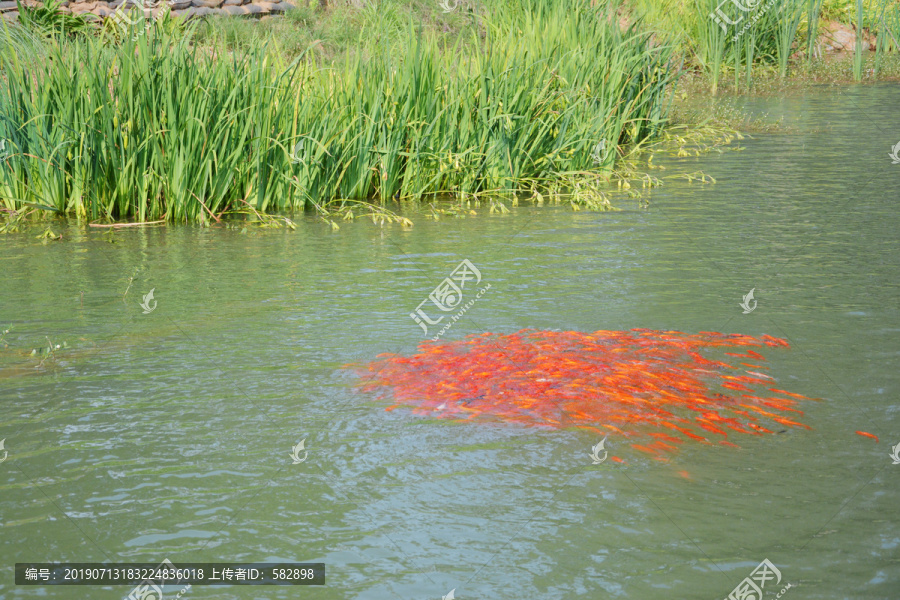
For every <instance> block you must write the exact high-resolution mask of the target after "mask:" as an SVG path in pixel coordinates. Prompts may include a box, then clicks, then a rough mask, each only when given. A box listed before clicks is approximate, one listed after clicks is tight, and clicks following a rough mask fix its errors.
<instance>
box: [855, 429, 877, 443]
mask: <svg viewBox="0 0 900 600" xmlns="http://www.w3.org/2000/svg"><path fill="white" fill-rule="evenodd" d="M856 433H858V434H859V435H864V436H866V437H870V438H872V439H873V440H875V441H876V442H877V441H878V436H877V435H875V434H874V433H866V432H865V431H857V432H856Z"/></svg>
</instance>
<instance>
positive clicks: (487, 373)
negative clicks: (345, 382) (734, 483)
mask: <svg viewBox="0 0 900 600" xmlns="http://www.w3.org/2000/svg"><path fill="white" fill-rule="evenodd" d="M748 346H752V347H757V348H765V347H769V348H778V347H789V345H788V343H787V341H785V340H782V339H779V338H774V337H771V336H762V337H761V338H755V337H752V336H747V335H741V334H728V335H726V334H721V333H714V332H701V333H698V334H688V333H681V332H678V331H654V330H650V329H634V330H631V331H595V332H593V333H585V332H577V331H534V330H527V329H526V330H522V331H519V332H517V333H513V334H508V335H499V334H493V333H483V334H480V335H475V336H470V337H468V338H465V339H463V340H459V341H455V342H433V341H427V342H424V343H422V344H421V345H420V347H419V352H418V353H416V354H412V355H410V356H400V355H393V354H383V355H379V356H378V357H377V360H375V361H373V362H372V363H370V364H368V365H363V366H358V367H356V368H358V369H360V371H361V373H364V374H365V375H366V376H367V377H366V379H367V380H368V381H366V382H363V383H360V389H362V390H363V391H364V392H365V393H375V394H380V395H389V396H390V397H392V399H393V402H392V405H391V406H388V407H387V409H386V410H394V409H395V408H396V407H397V406H408V407H411V408H412V409H413V411H414V412H416V413H417V414H425V415H429V416H431V417H437V418H451V419H456V420H461V421H467V420H473V421H483V420H485V419H489V420H495V421H496V420H502V421H506V422H511V423H519V424H522V425H530V426H540V427H551V428H554V429H564V428H571V427H576V428H581V429H585V430H586V431H590V432H591V434H592V435H600V434H602V435H604V436H605V435H607V434H610V435H616V436H621V438H624V439H628V440H629V443H631V445H632V447H633V448H635V449H637V450H639V451H641V452H645V453H648V454H651V455H653V456H654V458H656V459H658V460H665V458H664V456H663V455H664V454H671V453H673V452H676V451H677V449H678V448H679V444H682V443H683V442H685V441H687V440H694V441H696V442H700V443H704V444H710V443H713V441H715V443H719V444H722V445H732V442H725V441H724V440H722V439H721V438H720V437H719V436H722V437H728V434H729V433H733V434H734V433H739V434H746V435H757V436H759V435H764V434H771V433H772V429H773V427H772V425H771V424H773V423H774V424H777V425H778V426H782V425H787V426H791V427H807V426H806V425H804V424H802V423H800V422H798V421H796V420H794V419H796V418H799V417H798V416H797V415H800V416H802V415H803V412H802V411H800V410H798V409H797V408H795V406H796V404H797V403H798V402H799V401H802V400H807V398H806V397H805V396H802V395H800V394H795V393H793V392H788V391H785V390H781V389H778V388H774V387H770V388H764V386H765V385H771V384H772V383H773V382H774V379H773V378H772V377H771V376H769V375H766V374H764V373H760V372H759V371H750V370H748V369H758V370H762V369H766V368H767V367H764V366H760V365H757V364H751V363H738V364H737V365H732V364H730V363H728V362H725V361H723V360H718V359H717V358H716V357H715V356H713V355H714V354H715V352H716V351H718V349H722V350H730V349H732V348H741V349H742V351H743V353H737V352H727V351H723V352H721V354H719V357H721V356H722V355H725V356H735V357H738V358H744V359H747V358H753V359H755V362H759V361H764V360H766V358H765V357H764V356H763V355H762V354H760V353H759V352H756V351H754V350H751V349H749V348H747V347H748ZM722 389H724V390H733V391H736V392H743V393H744V394H743V395H735V396H730V395H728V392H727V391H725V392H724V393H723V392H722V391H721V390H722ZM765 389H768V391H769V392H775V393H777V394H781V395H784V396H788V397H789V398H790V399H788V398H778V397H772V396H770V394H768V393H766V391H764V390H765ZM790 413H794V416H793V418H788V417H787V416H786V415H787V414H790ZM767 425H768V426H767ZM726 430H727V431H726ZM857 433H860V435H869V436H870V437H874V436H871V434H865V433H864V432H857ZM710 434H714V435H710ZM709 438H713V440H712V441H711V440H710V439H709Z"/></svg>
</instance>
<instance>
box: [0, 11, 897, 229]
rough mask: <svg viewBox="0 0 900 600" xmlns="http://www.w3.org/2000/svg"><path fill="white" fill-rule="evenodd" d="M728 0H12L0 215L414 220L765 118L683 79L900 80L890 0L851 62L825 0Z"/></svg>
mask: <svg viewBox="0 0 900 600" xmlns="http://www.w3.org/2000/svg"><path fill="white" fill-rule="evenodd" d="M740 2H741V0H727V2H726V3H725V4H722V3H721V2H714V1H713V0H677V1H676V0H659V1H656V0H633V2H631V3H628V4H625V5H623V4H621V3H620V2H618V1H612V0H611V1H604V0H593V1H591V0H584V1H581V0H573V1H572V2H567V3H559V2H555V1H553V0H523V1H522V2H519V3H515V4H510V3H501V2H496V3H494V2H486V3H485V4H484V5H480V4H479V5H477V6H476V5H474V4H467V3H466V2H456V5H455V6H454V5H453V3H452V2H450V3H443V4H440V5H438V7H432V6H430V4H429V6H428V7H427V10H428V11H431V12H430V13H429V14H431V16H430V17H427V18H426V17H424V16H421V18H419V19H418V20H416V19H415V18H413V17H414V16H416V15H417V12H416V11H419V12H421V11H425V10H426V8H424V4H422V2H418V3H415V2H407V3H406V4H408V5H409V6H408V7H407V6H406V4H405V3H403V2H401V1H400V0H381V1H380V2H368V3H365V2H362V1H361V0H360V2H359V4H360V6H359V7H357V6H335V5H334V4H333V3H332V6H331V7H329V8H328V9H327V10H325V11H317V10H315V9H314V7H312V6H309V7H307V6H300V7H298V8H297V9H296V10H294V11H290V12H289V13H288V14H287V15H286V16H284V17H279V18H278V19H270V20H267V21H265V22H259V21H252V20H251V21H244V20H241V19H219V18H216V19H211V20H209V21H208V22H197V21H191V22H187V23H186V22H183V21H181V20H179V19H175V18H173V17H166V16H163V17H162V18H159V19H157V20H155V21H153V20H149V19H148V20H146V21H145V20H144V19H143V17H139V16H137V15H136V16H135V19H133V21H134V22H133V23H131V24H130V25H129V24H127V23H126V24H123V22H121V21H112V22H111V20H110V19H107V20H106V21H105V22H104V24H103V25H102V27H97V26H94V25H93V24H91V23H90V22H89V21H88V18H87V17H84V16H79V15H72V14H66V13H53V12H51V10H50V9H26V8H24V7H20V8H21V11H20V13H21V14H24V15H25V16H24V17H22V16H20V18H19V22H12V23H7V22H6V19H4V20H3V22H2V23H0V25H2V31H0V39H2V46H0V144H2V145H0V213H2V214H3V217H2V220H0V232H12V231H17V230H18V228H19V226H20V225H22V224H24V223H25V222H27V221H29V220H32V219H34V218H43V217H47V216H63V217H75V218H77V219H79V220H83V219H86V220H88V221H90V223H91V224H109V223H110V222H115V221H127V222H129V223H131V224H134V223H143V222H156V221H164V222H169V223H179V222H181V223H185V222H186V223H197V224H201V225H210V224H216V223H223V222H226V221H227V220H228V219H229V218H240V219H241V220H249V221H252V222H254V223H257V224H261V225H278V226H285V225H286V226H289V227H293V226H294V225H293V222H292V221H291V220H290V219H289V218H288V217H287V216H285V215H288V216H289V215H291V214H293V213H298V212H314V213H316V214H318V215H320V216H321V217H322V218H323V219H324V220H325V221H327V222H329V223H330V224H331V225H332V226H333V227H334V228H337V227H338V225H337V223H336V221H337V220H340V219H348V218H354V217H357V216H362V215H368V216H371V217H372V218H373V220H376V221H377V220H381V222H382V223H384V222H396V223H400V224H401V225H404V226H408V225H411V224H412V223H411V221H410V220H409V219H408V218H406V217H405V216H401V214H400V213H399V212H395V211H401V209H402V208H403V207H404V206H417V207H419V209H420V211H421V209H422V208H423V207H424V206H426V205H427V206H429V207H430V210H431V213H432V214H431V215H430V216H432V217H434V218H438V217H439V215H440V214H455V213H458V212H460V211H463V210H466V209H468V208H470V207H471V206H472V204H473V203H475V205H477V206H489V207H490V211H491V212H494V211H500V212H506V211H507V210H508V206H510V205H515V204H516V203H517V202H518V201H519V198H520V197H521V198H522V199H523V200H524V199H528V200H531V201H533V202H535V203H536V204H542V203H543V202H544V201H545V199H546V201H548V202H551V203H554V202H555V203H561V202H566V203H569V204H571V206H572V207H573V208H575V209H581V208H585V209H589V210H609V209H612V208H613V205H612V204H611V202H610V195H611V194H616V193H622V194H627V195H629V196H631V197H639V196H640V192H637V191H636V190H635V189H633V188H637V187H641V188H648V187H650V188H652V187H655V186H657V185H660V184H661V183H662V179H664V177H663V178H660V177H655V176H653V175H652V174H651V173H650V171H651V170H652V169H654V166H653V165H652V156H653V153H656V152H663V153H665V152H672V153H676V154H679V155H685V154H687V153H699V152H702V151H704V150H711V149H719V148H720V147H721V146H722V145H725V144H728V143H730V142H731V141H732V140H733V139H735V138H739V137H740V134H738V132H737V131H738V130H739V129H740V130H743V131H747V129H748V126H749V129H751V130H753V129H754V128H755V127H758V128H759V129H761V130H762V129H765V127H764V126H750V125H751V124H749V123H747V122H746V121H744V120H742V117H740V116H737V115H732V116H730V117H729V116H722V115H721V114H720V115H711V114H706V115H705V116H704V115H703V114H701V112H699V111H697V110H696V108H692V106H694V107H696V105H697V101H698V100H699V101H705V100H707V99H709V98H710V97H712V98H716V97H721V96H727V95H735V94H746V93H771V92H772V90H775V91H784V90H786V89H789V88H790V87H791V86H796V85H805V84H808V83H816V82H823V81H824V82H842V81H854V80H855V81H886V80H896V79H898V78H900V60H898V56H900V53H898V44H897V41H896V40H897V38H900V3H898V1H897V0H867V1H866V2H863V1H862V0H853V2H851V3H850V4H853V6H852V7H851V8H853V11H852V12H850V13H848V17H849V18H850V19H851V21H852V22H853V23H855V24H856V25H857V28H856V31H857V32H858V35H857V36H856V38H855V41H854V51H853V52H841V53H839V54H841V55H846V58H843V60H842V59H838V58H834V57H831V56H828V55H825V54H824V53H823V51H822V48H821V42H820V38H819V31H820V29H821V27H820V23H821V22H822V19H823V14H825V15H826V16H828V15H832V16H833V14H832V13H835V11H838V12H840V11H841V10H843V8H841V6H842V4H841V3H840V2H839V1H838V0H835V2H837V4H835V2H832V3H831V4H829V3H825V4H824V5H823V0H770V1H769V2H766V3H762V2H757V3H756V8H755V10H756V11H758V12H755V13H751V12H749V11H748V12H747V15H743V14H738V13H733V12H732V14H728V15H726V17H727V19H728V20H729V23H730V22H731V21H735V22H736V24H735V25H730V26H723V25H722V24H721V23H718V22H716V20H715V19H713V18H710V16H709V15H710V14H711V13H715V12H716V11H717V10H720V9H721V10H724V9H725V8H728V7H731V10H732V11H733V7H734V6H736V4H735V3H740ZM843 4H847V3H846V2H844V3H843ZM749 5H750V2H749V1H748V0H744V4H743V5H742V6H745V7H746V6H749ZM405 7H406V8H408V10H407V11H406V12H404V8H405ZM440 7H443V8H444V9H445V10H444V12H441V10H440ZM450 7H453V9H452V10H446V9H448V8H450ZM435 8H437V10H436V11H435ZM41 10H43V12H41ZM435 13H436V16H435ZM354 19H355V20H354ZM751 19H753V20H752V22H751V21H750V20H751ZM748 25H749V26H748ZM742 30H743V33H740V34H737V32H739V31H742ZM736 34H737V35H736ZM316 36H318V37H316ZM353 36H356V37H355V38H354V37H353ZM313 38H314V39H313ZM872 47H874V48H875V49H874V51H873V50H870V48H872ZM713 102H716V100H713ZM701 103H702V102H701ZM648 155H649V158H648ZM639 163H640V166H639ZM677 176H678V177H686V178H688V179H689V180H700V181H708V180H709V178H708V176H705V175H703V174H702V173H699V174H698V173H693V174H689V173H685V174H678V175H677ZM669 177H673V176H672V175H670V176H669ZM638 184H639V185H638ZM436 200H452V201H453V202H451V203H446V202H444V203H440V204H441V206H443V205H448V206H449V208H446V207H445V208H437V207H436V206H435V204H436V202H435V201H436ZM401 212H402V211H401ZM123 224H124V223H123ZM48 231H50V230H49V229H48ZM51 233H52V232H51ZM48 237H50V239H53V237H52V236H48Z"/></svg>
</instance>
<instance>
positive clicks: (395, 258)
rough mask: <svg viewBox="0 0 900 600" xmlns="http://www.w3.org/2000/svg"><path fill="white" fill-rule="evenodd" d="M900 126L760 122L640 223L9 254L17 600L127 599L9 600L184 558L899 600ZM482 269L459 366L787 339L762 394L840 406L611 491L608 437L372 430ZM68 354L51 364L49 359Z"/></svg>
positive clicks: (125, 241)
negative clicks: (700, 341) (582, 335)
mask: <svg viewBox="0 0 900 600" xmlns="http://www.w3.org/2000/svg"><path fill="white" fill-rule="evenodd" d="M898 101H900V86H897V85H878V86H868V87H863V86H859V87H848V88H843V89H840V90H834V89H828V88H821V89H820V88H813V89H809V90H806V91H804V92H802V93H797V94H794V95H789V96H787V97H785V98H778V99H765V100H759V99H754V100H748V101H745V102H746V105H745V107H746V108H747V109H748V110H750V111H751V112H757V113H763V112H764V113H767V114H768V116H769V118H772V119H775V118H779V117H782V116H783V117H784V119H785V123H786V124H787V125H789V126H790V127H791V128H790V132H789V133H769V134H759V135H754V136H753V137H752V138H748V139H745V140H743V141H742V142H740V143H739V144H740V146H741V147H742V148H743V150H742V151H740V152H733V151H725V152H723V153H721V154H707V155H704V156H701V157H699V158H697V157H689V158H674V157H672V158H667V159H664V160H663V159H660V158H657V159H655V161H656V162H659V163H660V164H663V165H664V166H666V167H667V169H668V171H667V172H679V170H682V171H695V170H697V169H702V170H703V171H704V172H705V173H707V174H709V175H712V176H713V177H715V178H716V180H717V183H715V184H699V183H688V182H686V181H680V182H679V181H671V182H667V183H666V184H665V185H664V186H663V187H662V188H659V189H657V190H654V191H653V194H652V196H651V197H650V204H649V206H648V207H646V208H640V207H637V206H630V205H624V204H621V203H620V206H621V207H622V208H623V210H621V211H619V212H608V213H592V212H573V211H572V210H571V209H570V208H567V207H554V206H544V207H539V208H538V207H530V206H520V207H517V208H513V209H512V210H511V212H510V213H509V214H503V215H500V214H489V213H488V211H487V210H486V208H485V207H484V206H482V207H481V208H479V209H475V210H476V212H477V213H478V214H477V215H476V216H471V215H470V216H468V217H466V218H443V219H441V220H440V221H438V222H434V221H431V220H428V219H426V218H423V216H422V215H418V216H416V215H411V216H412V217H413V220H414V221H415V226H414V227H413V228H411V229H408V230H407V229H403V228H401V227H400V226H398V225H394V226H385V227H384V228H381V227H378V226H376V225H373V224H372V223H371V221H367V220H358V221H356V222H352V223H346V224H342V225H341V229H340V231H338V232H333V231H332V230H331V229H330V227H328V226H326V225H324V224H322V223H321V222H319V221H315V220H312V219H310V220H309V222H305V221H303V220H302V219H300V223H299V224H298V228H297V230H296V231H289V230H266V229H260V230H252V229H251V230H248V231H247V232H246V233H241V232H240V231H239V230H226V229H222V228H212V229H202V228H196V227H189V226H168V227H159V228H134V229H124V230H121V231H117V232H115V233H114V234H112V235H110V234H107V233H105V232H101V231H97V230H91V231H87V232H85V231H84V229H83V228H79V227H77V226H75V225H72V226H69V227H64V228H60V227H59V226H58V225H57V226H55V230H56V231H58V232H61V233H62V234H63V239H62V240H61V241H59V242H49V243H47V244H41V243H40V242H38V241H37V240H36V239H35V236H36V235H38V234H40V233H41V231H43V229H44V227H40V228H35V229H31V230H28V231H26V232H24V233H21V234H13V235H9V236H6V237H5V238H4V239H3V240H2V246H3V252H2V255H0V260H2V267H3V269H2V270H3V273H4V278H3V284H4V285H3V287H2V290H0V329H9V330H10V331H9V332H8V333H7V334H5V336H4V338H3V342H2V343H0V348H2V347H3V345H7V346H8V347H7V348H6V349H5V350H3V351H2V354H0V356H2V362H0V410H2V418H0V439H5V450H4V451H5V452H6V453H7V458H6V460H5V461H4V462H2V463H0V555H2V557H3V559H4V560H3V564H2V565H0V598H4V599H12V598H24V597H35V596H40V597H47V598H71V597H79V598H80V597H84V598H87V597H90V598H101V599H105V598H109V599H120V598H124V597H126V596H127V595H128V594H129V592H130V588H129V587H127V586H106V587H90V588H80V587H79V588H74V587H55V586H54V587H48V586H44V587H39V588H35V587H25V586H16V585H15V582H14V570H13V564H14V563H16V562H152V563H158V562H160V561H161V560H163V559H164V558H168V559H169V560H170V561H172V562H173V563H175V564H176V565H177V564H179V563H188V562H191V563H198V562H226V561H231V562H237V561H248V562H267V561H268V562H277V561H285V562H322V563H325V565H326V585H325V586H324V587H317V586H316V587H306V588H303V589H302V590H300V591H297V590H294V589H291V588H287V587H277V586H266V587H255V586H254V587H248V586H244V587H241V586H230V587H210V586H194V587H192V588H191V589H190V590H188V591H187V592H185V594H184V596H183V597H185V598H196V599H203V598H216V599H251V598H252V599H276V598H296V597H304V598H315V599H323V600H324V599H332V598H335V599H337V598H360V599H367V600H381V599H385V600H387V599H393V598H401V599H406V598H435V599H437V598H442V597H444V596H448V597H455V598H459V599H461V600H464V599H466V598H473V599H474V598H480V599H488V598H491V599H507V598H508V599H515V598H523V597H527V598H546V599H569V598H578V597H585V596H590V597H608V598H634V599H640V600H650V599H655V598H660V599H662V598H725V597H727V596H728V595H729V594H730V593H731V592H732V590H733V589H735V588H736V586H738V585H739V584H740V583H741V582H742V580H744V578H746V577H749V576H750V575H751V573H752V572H754V570H755V569H757V566H758V565H759V564H760V563H761V562H762V561H763V560H764V559H768V560H769V561H770V562H771V563H772V564H773V565H774V566H776V567H777V569H778V571H779V573H780V581H778V580H774V581H768V582H766V585H765V592H766V594H767V596H766V597H775V595H776V594H778V593H780V592H781V590H782V589H783V588H785V587H786V586H787V585H788V584H790V586H791V587H790V588H788V589H787V591H785V592H784V594H783V596H787V597H788V598H791V597H796V598H814V599H825V598H828V599H835V598H885V599H887V598H897V597H898V595H900V569H897V557H898V552H900V521H898V519H897V515H898V512H897V497H898V494H900V466H898V465H893V464H892V460H891V458H890V456H889V454H890V453H891V446H893V445H895V444H898V443H900V410H898V404H897V400H896V398H897V394H898V392H900V371H898V369H897V363H898V356H900V342H898V341H897V340H898V332H900V312H898V305H897V295H898V282H900V239H898V235H897V232H898V230H900V216H898V211H897V206H896V202H897V199H898V198H900V165H895V164H892V161H891V159H890V158H889V156H888V153H889V152H890V150H891V147H892V146H893V145H894V144H896V143H897V142H898V141H900V111H898V110H897V106H898ZM463 260H468V261H470V263H471V264H472V265H473V266H475V267H476V268H477V269H478V271H479V273H480V276H481V282H480V283H479V286H480V287H481V288H483V287H486V286H487V285H488V284H489V285H490V287H489V288H488V289H487V290H486V291H484V293H483V294H482V295H481V296H480V297H478V298H477V299H475V292H474V291H468V290H471V289H472V288H466V290H467V291H465V292H464V293H465V298H464V300H465V301H466V302H469V301H471V300H475V301H474V302H472V303H471V304H470V306H469V308H468V309H467V310H466V312H465V314H463V315H462V316H460V317H459V319H458V320H456V321H455V322H453V324H452V327H450V328H449V329H447V330H446V331H445V332H444V334H443V336H442V339H443V340H447V341H453V340H460V339H463V338H464V337H465V336H467V335H472V334H481V333H484V332H494V333H504V334H506V333H512V332H516V331H519V330H521V329H523V328H531V329H542V330H550V329H554V330H563V331H583V332H592V331H597V330H629V329H632V328H649V329H659V330H678V331H684V332H689V333H696V332H699V331H717V332H724V333H742V334H748V335H752V336H762V335H772V336H775V337H779V338H784V339H786V340H788V342H789V343H790V346H791V347H790V348H777V349H767V351H766V356H767V358H768V363H767V364H768V365H769V367H770V370H769V371H767V373H768V374H769V375H771V376H772V377H774V378H775V379H776V380H777V383H778V387H780V388H782V389H785V390H789V391H791V392H793V393H797V394H802V395H804V396H808V397H811V398H821V399H822V400H821V401H818V402H813V401H810V402H804V403H803V405H802V407H801V410H803V411H804V413H805V414H804V415H803V422H804V423H805V424H807V425H808V426H809V427H811V429H809V430H807V429H802V428H779V429H778V430H777V431H776V432H775V434H772V435H765V436H740V437H741V438H742V439H740V441H739V442H738V444H739V446H740V448H735V447H730V446H719V445H703V444H690V443H685V444H683V445H682V446H681V447H680V450H679V451H678V452H677V453H675V454H673V455H672V456H670V457H669V459H668V460H667V461H659V460H654V459H653V458H652V457H650V456H648V455H646V454H642V453H641V452H636V451H635V450H634V449H632V448H631V447H630V446H629V445H628V444H627V443H624V441H623V440H621V439H619V438H617V437H616V436H610V437H609V439H608V441H607V443H606V450H608V451H609V453H610V455H614V456H616V457H619V458H621V459H622V462H614V461H606V462H603V463H602V464H593V461H592V459H591V456H590V455H591V449H592V447H593V446H594V445H595V444H597V442H599V441H600V438H599V436H598V435H596V434H595V433H594V432H591V431H587V430H583V429H577V428H563V429H547V428H535V427H528V426H525V425H522V424H519V423H503V422H500V421H498V420H490V419H473V420H469V421H465V422H457V421H452V420H446V419H436V418H430V417H428V416H421V415H417V414H413V413H412V412H411V411H410V410H409V409H407V408H405V407H398V408H396V409H393V410H389V411H388V410H385V408H387V407H388V406H389V405H390V404H392V402H391V400H390V398H385V399H379V398H378V397H376V396H375V395H374V394H371V393H366V392H363V391H361V390H360V389H359V387H358V385H357V384H358V383H359V382H360V379H359V376H358V375H357V373H356V372H355V371H354V370H352V369H347V368H344V365H347V364H349V363H357V364H362V363H367V362H369V361H372V360H374V359H375V357H376V356H377V355H378V354H382V353H389V352H399V353H402V354H407V355H408V354H412V353H414V352H416V348H417V346H418V344H419V343H421V342H422V341H423V340H424V339H425V334H424V333H423V329H422V328H421V327H420V326H419V325H418V324H417V323H416V322H415V321H414V320H413V319H412V318H411V317H410V313H413V312H414V311H415V310H416V308H417V307H418V306H419V305H420V303H422V302H423V301H425V300H427V298H428V295H429V293H431V291H432V290H433V289H434V288H435V287H436V286H437V285H438V284H440V283H441V281H443V280H444V278H446V277H448V276H449V275H450V273H451V272H452V271H453V270H454V269H455V268H456V267H457V265H459V264H460V262H461V261H463ZM751 289H752V290H754V294H755V296H754V298H755V301H756V302H757V306H756V308H755V309H754V310H752V311H751V312H749V313H747V314H744V313H745V311H744V310H742V308H741V302H742V301H743V298H744V296H745V295H746V294H747V293H748V292H749V291H750V290H751ZM151 290H152V291H153V298H152V299H148V301H147V302H146V304H145V306H146V309H142V307H141V303H142V301H143V299H144V296H145V295H146V294H148V293H149V292H150V291H151ZM427 306H428V304H426V305H423V310H424V309H427ZM148 309H152V310H148ZM426 312H427V310H426ZM447 314H450V313H447ZM431 317H432V318H435V317H436V315H435V314H434V311H432V315H431ZM444 322H447V319H445V321H444ZM428 335H429V336H430V337H433V336H434V335H437V329H436V327H435V326H433V325H431V326H429V329H428ZM48 338H49V340H50V343H51V344H52V345H53V346H55V345H56V344H60V345H61V348H60V349H58V350H54V352H53V354H52V355H51V356H45V357H43V358H42V356H41V355H40V354H38V355H37V356H34V357H29V356H28V352H30V350H31V349H39V348H42V347H44V346H47V344H48ZM63 342H65V345H66V347H62V344H63ZM42 361H43V362H42ZM41 363H42V364H41ZM38 365H40V366H38ZM856 431H862V432H867V433H871V434H873V435H876V436H878V437H879V441H877V442H876V440H875V439H873V438H871V437H867V436H862V435H858V434H857V433H856ZM729 439H731V438H729ZM301 441H303V448H302V449H298V450H297V451H295V450H294V448H295V447H296V446H297V445H298V443H299V442H301ZM735 441H737V440H735ZM292 455H294V456H297V457H298V458H299V459H300V460H294V459H292ZM0 457H2V454H0ZM776 584H777V585H776ZM451 590H454V592H453V594H454V596H450V595H449V594H450V592H451ZM177 594H178V589H177V588H168V589H167V592H166V596H165V597H166V598H174V597H176V595H177Z"/></svg>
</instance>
